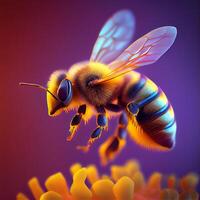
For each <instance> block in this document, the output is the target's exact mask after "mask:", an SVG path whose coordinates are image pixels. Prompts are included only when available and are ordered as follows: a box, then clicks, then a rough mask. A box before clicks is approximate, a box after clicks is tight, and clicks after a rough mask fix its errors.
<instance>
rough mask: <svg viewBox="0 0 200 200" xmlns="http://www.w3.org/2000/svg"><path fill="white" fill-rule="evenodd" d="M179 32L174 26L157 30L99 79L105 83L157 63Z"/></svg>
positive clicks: (134, 45) (142, 38)
mask: <svg viewBox="0 0 200 200" xmlns="http://www.w3.org/2000/svg"><path fill="white" fill-rule="evenodd" d="M176 35H177V30H176V28H175V27H173V26H164V27H160V28H157V29H155V30H153V31H151V32H149V33H147V34H146V35H144V36H143V37H141V38H139V39H138V40H136V41H135V42H134V43H133V44H132V45H130V46H129V47H128V48H127V49H126V50H125V51H124V52H123V53H122V54H121V55H120V56H119V57H118V58H117V59H116V60H115V61H113V62H112V63H110V64H109V66H110V67H111V68H112V69H113V70H112V71H111V73H109V74H107V75H106V76H104V77H103V78H102V79H99V80H98V81H97V82H96V84H97V83H101V82H105V81H108V80H111V79H113V78H116V77H118V76H121V75H123V74H126V73H128V72H129V71H132V70H134V69H136V68H138V67H140V66H143V65H149V64H152V63H154V62H156V61H157V60H158V59H159V58H160V57H161V56H162V55H163V54H164V53H165V52H166V51H167V50H168V49H169V48H170V47H171V45H172V44H173V43H174V40H175V38H176Z"/></svg>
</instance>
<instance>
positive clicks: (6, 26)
mask: <svg viewBox="0 0 200 200" xmlns="http://www.w3.org/2000/svg"><path fill="white" fill-rule="evenodd" d="M124 8H128V9H130V10H132V11H133V12H134V14H135V16H136V21H137V24H136V34H135V36H134V39H137V38H138V37H140V36H142V35H143V34H145V33H147V32H148V31H150V30H152V29H154V28H157V27H160V26H164V25H173V26H176V27H177V29H178V36H177V39H176V41H175V43H174V45H173V46H172V48H171V49H170V50H169V51H168V52H167V53H166V54H165V55H164V56H163V57H162V58H161V59H160V60H159V61H158V62H156V63H155V64H153V65H151V66H148V67H143V68H141V69H140V70H139V72H141V73H144V74H145V75H147V76H148V77H149V78H151V79H152V80H153V81H155V83H157V84H158V85H159V86H160V87H161V88H162V89H163V90H164V91H165V93H166V94H167V96H168V98H169V100H170V102H171V103H172V105H173V107H174V110H175V114H176V119H177V124H178V130H177V144H176V147H175V149H174V150H173V151H171V152H169V153H160V152H152V151H148V150H146V149H143V148H140V147H139V146H137V145H136V144H135V143H133V142H132V141H131V140H130V139H128V144H127V146H126V148H125V149H124V150H123V151H122V153H121V155H120V156H119V157H118V158H117V159H116V160H115V161H114V163H116V164H123V163H124V162H125V161H126V160H127V159H131V158H135V159H138V160H139V162H140V163H141V165H142V168H143V170H144V172H145V174H146V175H147V176H148V175H149V174H150V173H151V172H153V171H160V172H162V173H164V174H171V173H175V174H177V175H179V176H181V175H183V174H185V173H187V172H190V171H194V172H197V173H200V124H199V123H200V121H199V119H200V118H199V115H200V103H199V102H200V92H199V91H200V79H199V74H200V68H199V66H200V58H199V52H200V39H199V35H200V12H199V10H200V2H199V1H198V0H196V1H195V0H190V1H187V0H180V1H179V0H175V1H174V0H167V1H157V0H151V1H149V0H118V1H114V0H113V1H110V0H107V1H97V0H96V1H94V0H93V1H92V0H91V1H87V0H86V1H81V0H80V1H68V0H59V1H56V0H54V1H53V0H49V1H38V0H35V1H25V0H18V1H16V0H13V1H11V0H1V1H0V81H1V84H0V96H1V97H0V102H1V103H0V113H1V115H0V190H1V194H0V197H1V198H0V199H4V200H11V199H15V195H16V193H17V192H18V191H23V192H26V193H29V192H28V188H27V181H28V179H29V178H31V177H32V176H37V177H39V179H40V180H41V181H44V180H45V177H47V176H49V175H51V174H52V173H54V172H57V171H62V172H63V173H64V174H65V175H66V176H67V177H70V176H69V172H68V168H69V166H70V165H71V164H72V163H74V162H81V163H82V164H83V165H87V164H89V163H95V164H96V165H97V166H98V167H99V169H100V171H101V172H104V173H108V172H109V166H107V167H101V166H100V164H99V156H98V146H99V144H100V143H102V142H103V141H104V140H105V139H106V138H107V136H108V135H109V134H112V132H113V131H114V129H115V125H116V120H111V121H110V122H109V131H108V133H107V132H104V134H103V135H102V137H101V139H100V140H99V141H97V142H96V144H95V145H94V146H93V147H92V149H91V151H90V152H89V153H88V154H83V153H81V152H79V151H77V150H76V148H75V146H76V145H78V144H85V143H86V141H87V138H88V137H89V134H90V133H91V131H92V130H93V129H94V127H95V126H96V125H95V119H94V118H93V119H92V120H91V121H90V122H89V123H88V125H87V126H84V125H82V126H81V128H80V129H79V131H78V134H77V136H76V137H75V138H74V140H73V141H72V142H71V143H66V135H67V132H68V128H69V123H70V120H71V118H72V115H73V114H74V113H73V112H72V113H68V114H66V113H64V114H62V115H60V116H59V117H56V118H50V117H49V116H48V115H47V107H46V96H45V93H43V92H40V91H39V90H37V89H34V88H20V87H19V86H18V83H19V82H20V81H27V82H36V83H40V84H42V85H46V82H47V81H48V77H49V75H50V74H51V73H52V72H53V71H54V70H56V69H68V68H69V67H70V66H71V65H72V64H74V63H76V62H79V61H82V60H87V59H89V57H90V54H91V50H92V47H93V44H94V42H95V40H96V38H97V36H98V32H99V30H100V28H101V27H102V25H103V24H104V23H105V21H106V20H107V19H108V18H109V17H110V16H111V15H112V14H113V13H114V12H116V11H118V10H120V9H124Z"/></svg>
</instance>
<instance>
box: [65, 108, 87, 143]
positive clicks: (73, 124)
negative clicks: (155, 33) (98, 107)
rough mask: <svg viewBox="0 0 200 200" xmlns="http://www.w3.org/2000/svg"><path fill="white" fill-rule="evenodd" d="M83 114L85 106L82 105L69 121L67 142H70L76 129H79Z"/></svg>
mask: <svg viewBox="0 0 200 200" xmlns="http://www.w3.org/2000/svg"><path fill="white" fill-rule="evenodd" d="M85 112H86V105H85V104H84V105H81V106H79V108H78V111H77V113H76V114H75V115H74V117H73V118H72V120H71V123H70V128H69V135H68V136H67V141H71V140H72V138H73V137H74V135H75V133H76V131H77V128H78V127H79V125H80V123H81V119H82V116H83V115H84V114H85Z"/></svg>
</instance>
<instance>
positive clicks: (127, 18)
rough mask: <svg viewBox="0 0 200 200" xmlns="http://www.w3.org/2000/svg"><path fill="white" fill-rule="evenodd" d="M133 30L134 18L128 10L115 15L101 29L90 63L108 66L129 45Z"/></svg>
mask: <svg viewBox="0 0 200 200" xmlns="http://www.w3.org/2000/svg"><path fill="white" fill-rule="evenodd" d="M134 30H135V18H134V16H133V14H132V13H131V12H130V11H129V10H121V11H119V12H117V13H115V14H114V15H113V16H112V17H111V18H110V19H109V20H108V21H107V22H106V24H105V25H104V26H103V28H102V29H101V31H100V33H99V36H98V38H97V41H96V43H95V45H94V47H93V51H92V55H91V57H90V61H93V62H101V63H105V64H108V63H110V62H111V61H113V60H114V59H115V58H116V57H117V56H119V55H120V53H121V52H122V51H123V50H124V49H125V48H126V47H127V45H128V44H129V42H130V40H131V38H132V36H133V33H134Z"/></svg>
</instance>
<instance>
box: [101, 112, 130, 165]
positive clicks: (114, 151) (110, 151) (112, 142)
mask: <svg viewBox="0 0 200 200" xmlns="http://www.w3.org/2000/svg"><path fill="white" fill-rule="evenodd" d="M127 124H128V119H127V115H126V113H125V112H122V113H121V115H120V117H119V124H118V127H117V129H116V130H115V132H114V134H113V135H112V136H111V137H109V138H108V139H107V140H106V141H105V142H104V143H103V144H102V145H101V146H100V148H99V154H100V158H101V163H102V164H103V165H106V164H107V162H108V161H110V160H113V159H114V158H115V157H116V156H117V155H118V154H119V153H120V152H121V150H122V149H123V147H124V146H125V145H126V136H127V131H126V128H127Z"/></svg>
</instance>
